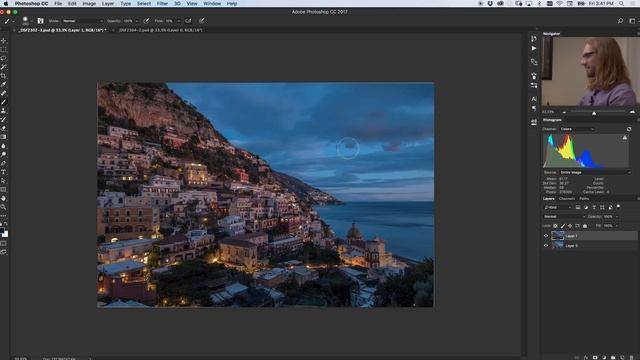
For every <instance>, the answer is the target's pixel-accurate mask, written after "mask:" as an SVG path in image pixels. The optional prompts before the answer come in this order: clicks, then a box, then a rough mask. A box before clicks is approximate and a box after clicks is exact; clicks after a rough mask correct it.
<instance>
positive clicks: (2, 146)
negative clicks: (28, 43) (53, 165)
mask: <svg viewBox="0 0 640 360" xmlns="http://www.w3.org/2000/svg"><path fill="white" fill-rule="evenodd" d="M0 26H2V25H1V24H0ZM10 52H11V37H10V32H9V29H8V28H2V27H0V324H2V325H1V326H2V327H3V328H2V329H0V349H7V350H8V349H9V348H10V334H11V332H10V316H11V311H10V306H9V305H10V293H11V291H10V282H9V281H10V258H9V253H10V245H11V244H10V242H9V234H10V232H9V221H10V220H9V175H10V174H9V140H10V139H9V124H10V116H11V110H10V102H9V99H10V98H11V87H10V86H9V84H10V83H9V81H10V75H9V74H10V73H9V70H10V66H11V62H10V55H11V53H10Z"/></svg>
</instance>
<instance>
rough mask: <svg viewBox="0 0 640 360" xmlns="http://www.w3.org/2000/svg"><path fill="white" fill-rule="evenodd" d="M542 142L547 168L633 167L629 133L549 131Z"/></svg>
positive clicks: (544, 165)
mask: <svg viewBox="0 0 640 360" xmlns="http://www.w3.org/2000/svg"><path fill="white" fill-rule="evenodd" d="M542 141H543V142H542V146H543V149H544V150H543V151H544V164H543V167H545V168H583V169H618V168H628V167H629V141H630V135H629V134H546V135H544V136H543V139H542Z"/></svg>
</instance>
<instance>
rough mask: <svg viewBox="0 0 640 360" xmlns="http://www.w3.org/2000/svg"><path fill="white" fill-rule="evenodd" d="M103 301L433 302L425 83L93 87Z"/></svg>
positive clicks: (428, 87) (430, 87)
mask: <svg viewBox="0 0 640 360" xmlns="http://www.w3.org/2000/svg"><path fill="white" fill-rule="evenodd" d="M97 104H98V109H97V113H98V124H97V125H98V126H97V130H98V134H97V177H98V184H97V185H98V186H97V301H98V306H99V307H101V308H118V307H124V308H132V307H136V308H138V307H139V308H146V307H210V306H216V307H432V306H433V301H434V300H433V299H434V282H433V278H434V215H435V214H434V213H435V206H434V84H432V83H166V84H165V83H99V84H98V89H97Z"/></svg>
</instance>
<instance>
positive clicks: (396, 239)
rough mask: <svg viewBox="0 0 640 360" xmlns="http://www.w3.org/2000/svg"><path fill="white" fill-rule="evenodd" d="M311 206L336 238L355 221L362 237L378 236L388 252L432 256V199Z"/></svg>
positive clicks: (416, 256)
mask: <svg viewBox="0 0 640 360" xmlns="http://www.w3.org/2000/svg"><path fill="white" fill-rule="evenodd" d="M314 209H315V210H316V211H317V212H318V215H320V218H321V219H322V220H324V222H325V223H327V224H328V225H330V226H331V229H333V231H334V232H335V233H336V236H337V237H338V238H341V239H345V238H346V236H347V232H348V231H349V229H350V228H351V224H352V223H353V222H355V223H356V226H357V227H358V229H360V232H361V233H362V236H363V237H364V239H365V240H371V239H373V238H375V237H376V236H378V237H380V238H382V239H383V240H384V241H385V243H386V250H387V251H388V252H391V253H393V254H395V255H399V256H402V257H405V258H409V259H413V260H422V259H424V258H426V257H428V258H433V257H434V227H433V226H434V207H433V202H432V201H406V202H388V201H385V202H348V203H345V204H343V205H323V206H315V207H314Z"/></svg>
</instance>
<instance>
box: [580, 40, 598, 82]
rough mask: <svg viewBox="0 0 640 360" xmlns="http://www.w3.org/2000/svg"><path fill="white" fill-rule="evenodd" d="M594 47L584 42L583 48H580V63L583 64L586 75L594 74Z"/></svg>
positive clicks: (592, 75)
mask: <svg viewBox="0 0 640 360" xmlns="http://www.w3.org/2000/svg"><path fill="white" fill-rule="evenodd" d="M595 59H596V49H594V48H593V46H591V45H589V44H586V45H585V46H584V50H582V59H581V60H580V65H582V66H584V69H585V70H586V72H587V77H590V78H591V77H594V76H596V61H595Z"/></svg>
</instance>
